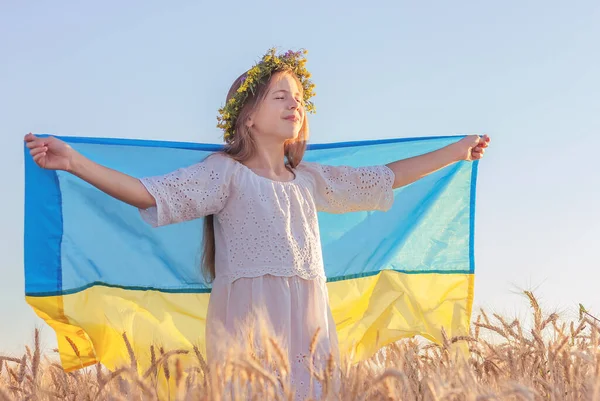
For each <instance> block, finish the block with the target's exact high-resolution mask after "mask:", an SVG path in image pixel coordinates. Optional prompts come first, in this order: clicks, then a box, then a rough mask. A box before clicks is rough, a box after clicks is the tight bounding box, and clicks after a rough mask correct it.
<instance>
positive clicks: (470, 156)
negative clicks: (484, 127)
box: [457, 135, 490, 161]
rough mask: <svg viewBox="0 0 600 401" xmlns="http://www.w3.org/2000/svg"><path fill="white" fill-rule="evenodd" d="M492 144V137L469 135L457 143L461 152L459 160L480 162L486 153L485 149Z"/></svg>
mask: <svg viewBox="0 0 600 401" xmlns="http://www.w3.org/2000/svg"><path fill="white" fill-rule="evenodd" d="M489 144H490V137H489V136H487V135H483V136H482V137H480V136H479V135H469V136H466V137H464V138H463V139H461V140H460V141H458V142H457V146H458V148H459V152H460V155H459V157H460V159H459V160H466V161H473V160H479V159H481V158H482V157H483V154H484V153H485V148H487V147H488V146H489Z"/></svg>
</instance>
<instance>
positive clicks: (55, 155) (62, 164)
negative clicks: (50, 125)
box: [25, 133, 76, 171]
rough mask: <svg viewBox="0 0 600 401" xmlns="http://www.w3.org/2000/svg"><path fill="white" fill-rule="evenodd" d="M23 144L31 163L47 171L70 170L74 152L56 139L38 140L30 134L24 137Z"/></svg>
mask: <svg viewBox="0 0 600 401" xmlns="http://www.w3.org/2000/svg"><path fill="white" fill-rule="evenodd" d="M25 143H26V146H27V147H28V148H29V154H31V156H32V157H33V161H34V162H35V163H36V164H37V165H38V166H40V167H42V168H45V169H48V170H65V171H69V170H70V169H71V167H72V166H71V164H72V160H73V156H74V154H75V152H76V151H75V150H74V149H73V148H72V147H71V146H69V145H68V144H67V143H65V142H63V141H61V140H60V139H58V138H54V137H46V138H39V137H37V136H35V135H33V134H32V133H29V134H27V135H25Z"/></svg>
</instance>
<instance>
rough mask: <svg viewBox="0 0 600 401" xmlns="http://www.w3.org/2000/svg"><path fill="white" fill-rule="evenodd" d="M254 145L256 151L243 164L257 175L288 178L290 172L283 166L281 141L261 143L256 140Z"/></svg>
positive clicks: (283, 158) (283, 156)
mask: <svg viewBox="0 0 600 401" xmlns="http://www.w3.org/2000/svg"><path fill="white" fill-rule="evenodd" d="M256 145H257V146H256V153H255V154H254V155H253V156H252V157H251V158H249V159H248V160H246V161H245V162H244V164H245V165H246V166H247V167H248V168H250V169H252V170H253V171H255V172H257V173H258V174H259V175H262V176H266V177H268V178H273V179H279V178H283V179H286V178H288V177H289V175H290V172H289V171H288V170H287V169H286V167H285V153H284V145H283V143H280V142H275V143H261V142H259V141H257V143H256Z"/></svg>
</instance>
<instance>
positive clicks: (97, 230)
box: [24, 136, 478, 371]
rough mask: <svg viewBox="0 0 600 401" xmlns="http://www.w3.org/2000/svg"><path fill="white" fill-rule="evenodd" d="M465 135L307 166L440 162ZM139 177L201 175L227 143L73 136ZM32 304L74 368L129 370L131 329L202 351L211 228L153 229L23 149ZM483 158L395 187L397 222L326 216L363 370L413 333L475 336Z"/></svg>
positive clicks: (339, 148) (356, 149)
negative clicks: (432, 155)
mask: <svg viewBox="0 0 600 401" xmlns="http://www.w3.org/2000/svg"><path fill="white" fill-rule="evenodd" d="M461 138H462V136H449V137H425V138H410V139H392V140H378V141H366V142H348V143H335V144H323V145H313V146H310V147H309V149H308V151H307V153H306V155H305V160H308V161H316V162H320V163H323V164H330V165H351V166H366V165H374V164H384V163H389V162H391V161H394V160H398V159H403V158H407V157H412V156H416V155H419V154H423V153H426V152H430V151H433V150H436V149H439V148H441V147H443V146H446V145H448V144H450V143H453V142H455V141H457V140H459V139H461ZM61 139H62V140H64V141H66V142H67V143H69V144H70V145H71V146H72V147H73V148H74V149H76V150H77V151H79V152H80V153H82V154H83V155H85V156H87V157H89V158H90V159H92V160H94V161H96V162H98V163H100V164H103V165H105V166H107V167H110V168H113V169H116V170H119V171H122V172H124V173H127V174H130V175H132V176H135V177H143V176H152V175H158V174H164V173H167V172H170V171H172V170H175V169H177V168H179V167H183V166H187V165H191V164H193V163H196V162H198V161H201V160H202V159H204V158H205V157H206V156H207V155H209V154H210V153H211V152H213V151H216V150H218V149H220V146H218V145H206V144H194V143H181V142H160V141H143V140H128V139H105V138H102V139H100V138H75V137H61ZM25 152H26V153H25V156H26V157H25V255H24V257H25V295H26V300H27V302H28V303H29V305H31V307H32V308H33V309H34V310H35V312H36V313H37V314H38V316H40V317H41V318H42V319H44V320H45V321H46V323H47V324H48V325H50V326H51V327H52V328H53V329H54V331H55V332H56V335H57V339H58V348H59V353H60V358H61V361H62V365H63V367H64V369H65V370H66V371H72V370H76V369H79V368H81V367H84V366H89V365H92V364H95V363H97V362H101V363H102V364H103V365H105V366H106V367H107V368H109V369H114V368H115V367H117V366H118V365H121V364H126V363H129V356H128V350H127V346H126V344H125V342H124V339H123V334H124V333H125V334H126V336H127V338H128V339H129V342H130V344H131V347H132V349H133V351H134V352H135V354H136V355H137V358H138V363H140V365H142V366H144V365H145V366H148V364H149V361H150V355H149V348H150V345H152V344H160V345H162V346H163V347H164V348H165V349H181V348H184V349H191V348H192V347H193V346H194V345H195V346H197V347H198V348H199V349H200V350H201V351H204V349H205V346H206V344H205V343H204V327H205V321H206V310H207V306H208V300H209V297H210V286H209V285H207V284H206V283H205V282H204V281H203V279H202V274H201V271H200V261H201V259H202V255H201V250H202V247H201V244H202V226H203V224H202V221H200V220H195V221H189V222H185V223H180V224H175V225H171V226H165V227H161V228H158V229H153V228H151V227H150V226H148V225H147V224H146V223H144V222H143V221H142V219H141V217H140V215H139V212H138V211H137V209H136V208H134V207H132V206H129V205H127V204H124V203H121V202H119V201H117V200H115V199H113V198H111V197H109V196H108V195H106V194H104V193H102V192H101V191H99V190H97V189H95V188H94V187H92V186H91V185H89V184H87V183H86V182H84V181H82V180H80V179H78V178H77V177H75V176H73V175H70V174H68V173H65V172H62V171H48V170H43V169H41V168H39V167H37V166H36V165H35V163H34V162H33V160H32V159H31V157H29V154H28V149H27V148H25ZM477 166H478V162H459V163H456V164H453V165H451V166H449V167H447V168H445V169H442V170H440V171H438V172H436V173H434V174H431V175H429V176H427V177H425V178H423V179H421V180H419V181H417V182H415V183H413V184H411V185H408V186H406V187H403V188H399V189H396V190H395V191H394V196H395V201H394V205H393V207H392V208H391V209H390V210H389V211H387V212H385V213H384V212H355V213H348V214H343V215H333V214H325V213H321V214H320V215H319V219H320V223H319V224H320V230H321V238H322V245H323V257H324V262H325V271H326V275H327V279H328V284H327V285H328V290H329V295H330V304H331V309H332V312H333V316H334V318H335V321H336V324H337V330H338V334H339V340H340V347H341V351H342V353H347V355H350V354H353V355H354V360H355V361H360V360H363V359H365V358H368V357H369V356H371V355H373V353H375V352H376V351H377V350H378V349H379V348H381V347H382V346H384V345H386V344H389V343H391V342H393V341H396V340H398V339H401V338H404V337H410V336H415V335H421V336H423V337H425V338H428V339H430V340H432V341H436V342H441V341H442V329H444V330H445V331H446V333H447V335H448V336H456V335H466V334H468V332H469V324H470V316H471V308H472V301H473V280H474V252H473V249H474V244H473V238H474V231H473V229H474V217H475V184H476V178H477Z"/></svg>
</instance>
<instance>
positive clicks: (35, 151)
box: [29, 146, 48, 156]
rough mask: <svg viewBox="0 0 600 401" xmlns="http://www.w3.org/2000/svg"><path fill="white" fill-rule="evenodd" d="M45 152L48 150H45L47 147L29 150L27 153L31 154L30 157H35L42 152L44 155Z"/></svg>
mask: <svg viewBox="0 0 600 401" xmlns="http://www.w3.org/2000/svg"><path fill="white" fill-rule="evenodd" d="M47 151H48V148H47V147H45V146H40V147H39V148H35V149H31V150H30V151H29V153H30V154H31V156H35V155H37V154H39V153H42V152H44V153H45V152H47Z"/></svg>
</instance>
